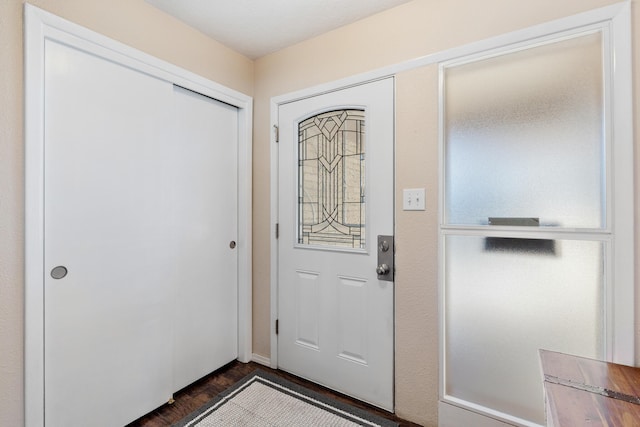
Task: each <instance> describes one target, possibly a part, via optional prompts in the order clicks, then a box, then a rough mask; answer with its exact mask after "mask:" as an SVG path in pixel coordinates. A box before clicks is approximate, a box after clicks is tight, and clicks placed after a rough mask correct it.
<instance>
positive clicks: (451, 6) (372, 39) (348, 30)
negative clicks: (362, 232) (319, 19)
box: [253, 0, 640, 426]
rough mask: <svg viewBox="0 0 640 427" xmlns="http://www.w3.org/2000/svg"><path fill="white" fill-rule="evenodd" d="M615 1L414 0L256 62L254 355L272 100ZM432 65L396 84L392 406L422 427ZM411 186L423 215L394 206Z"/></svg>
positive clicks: (426, 389)
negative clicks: (419, 193) (421, 198)
mask: <svg viewBox="0 0 640 427" xmlns="http://www.w3.org/2000/svg"><path fill="white" fill-rule="evenodd" d="M615 2H616V1H614V0H563V1H561V2H559V1H557V0H520V1H513V0H483V1H477V0H447V1H444V0H440V1H438V0H414V1H413V2H410V3H407V4H406V5H402V6H399V7H397V8H394V9H391V10H388V11H386V12H383V13H380V14H378V15H375V16H373V17H370V18H367V19H364V20H362V21H359V22H357V23H355V24H352V25H349V26H346V27H343V28H340V29H338V30H335V31H332V32H330V33H327V34H324V35H322V36H319V37H317V38H314V39H312V40H308V41H306V42H303V43H300V44H298V45H296V46H292V47H290V48H287V49H284V50H281V51H279V52H276V53H274V54H271V55H268V56H265V57H263V58H260V59H258V60H257V61H256V68H255V75H256V82H255V89H256V90H255V104H254V105H255V107H254V159H255V160H254V170H253V172H254V200H253V203H254V216H253V219H254V261H253V263H254V264H253V265H254V269H253V273H254V290H253V291H254V352H255V353H258V354H261V355H264V356H268V355H269V352H270V345H269V338H270V335H269V310H270V307H269V304H268V301H269V292H270V289H269V274H270V266H269V258H268V257H267V256H266V255H267V254H268V253H269V239H270V236H269V230H270V228H269V215H268V212H269V197H270V195H269V174H270V170H269V168H270V165H269V135H270V129H271V126H270V123H271V122H270V117H269V114H270V112H269V101H270V98H271V97H273V96H277V95H282V94H285V93H287V92H291V91H295V90H299V89H303V88H306V87H309V86H313V85H317V84H320V83H325V82H329V81H332V80H336V79H339V78H343V77H348V76H351V75H354V74H358V73H363V72H367V71H370V70H373V69H376V68H381V67H384V66H388V65H392V64H396V63H399V62H402V61H405V60H410V59H414V58H417V57H420V56H424V55H427V54H430V53H434V52H438V51H442V50H445V49H447V48H451V47H455V46H459V45H463V44H466V43H469V42H473V41H477V40H480V39H484V38H487V37H491V36H495V35H500V34H504V33H507V32H510V31H514V30H518V29H521V28H524V27H527V26H531V25H535V24H539V23H544V22H547V21H550V20H553V19H556V18H561V17H565V16H568V15H572V14H575V13H579V12H582V11H586V10H590V9H594V8H597V7H601V6H606V5H609V4H613V3H615ZM633 7H634V25H635V26H636V27H637V26H638V24H640V16H639V12H638V3H637V2H636V1H635V0H634V1H633ZM635 39H636V40H637V38H635ZM638 44H639V43H636V46H635V49H636V51H635V59H636V68H635V70H636V72H635V74H634V76H635V79H634V80H635V81H636V82H637V81H638V79H637V76H638V72H637V70H638V67H637V65H638V62H637V61H638V58H639V57H640V55H639V54H638V49H639V46H638ZM436 68H437V67H435V66H430V67H425V68H422V69H416V70H412V71H407V72H403V73H400V74H399V75H398V76H397V79H396V84H397V99H396V108H397V123H396V153H397V157H396V238H397V240H396V242H397V257H396V262H397V280H396V405H397V412H398V414H399V415H400V416H402V417H404V418H406V419H409V420H412V421H416V422H419V423H421V424H424V425H428V426H435V425H437V415H436V407H437V406H436V405H437V399H438V387H437V385H438V334H437V323H438V318H437V300H436V296H437V264H436V258H437V225H438V220H437V206H438V205H437V203H438V198H437V191H438V176H437V170H438V161H437V116H438V115H437V83H438V82H437V69H436ZM634 98H635V100H636V103H637V102H638V99H640V96H639V94H638V87H637V84H636V92H635V96H634ZM637 108H638V105H636V111H637ZM637 117H638V116H637V115H636V125H637V120H638V119H637ZM415 187H425V188H426V190H427V200H426V202H427V210H426V211H425V212H404V211H402V210H401V209H398V207H401V206H402V203H401V199H400V194H401V191H402V189H403V188H415ZM636 240H637V239H636ZM636 288H637V285H636ZM639 306H640V304H639ZM637 317H638V316H637ZM638 329H639V328H637V327H636V330H638ZM637 354H640V352H638V353H637ZM638 362H639V363H640V359H638Z"/></svg>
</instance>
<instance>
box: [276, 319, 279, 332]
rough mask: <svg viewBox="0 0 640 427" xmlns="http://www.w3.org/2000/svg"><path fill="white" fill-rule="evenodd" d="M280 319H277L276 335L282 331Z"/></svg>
mask: <svg viewBox="0 0 640 427" xmlns="http://www.w3.org/2000/svg"><path fill="white" fill-rule="evenodd" d="M279 320H280V319H276V335H278V332H280V322H279Z"/></svg>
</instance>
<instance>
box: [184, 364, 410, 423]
mask: <svg viewBox="0 0 640 427" xmlns="http://www.w3.org/2000/svg"><path fill="white" fill-rule="evenodd" d="M190 426H198V427H214V426H215V427H221V426H224V427H227V426H238V427H240V426H242V427H292V426H335V427H353V426H379V427H397V426H398V424H397V423H395V422H393V421H390V420H387V419H384V418H382V417H379V416H377V415H374V414H371V413H368V412H367V411H364V410H361V409H359V408H355V407H353V406H350V405H347V404H344V403H342V402H338V401H336V400H333V399H330V398H328V397H326V396H323V395H320V394H318V393H315V392H313V391H311V390H308V389H306V388H304V387H301V386H299V385H297V384H294V383H292V382H290V381H287V380H285V379H283V378H279V377H277V376H275V375H272V374H270V373H268V372H264V371H260V370H258V371H255V372H253V373H251V374H250V375H248V376H247V377H245V378H244V379H242V380H241V381H239V382H238V383H237V384H235V385H234V386H233V387H231V388H230V389H228V390H226V391H225V392H224V393H221V394H220V395H219V396H218V397H216V398H215V399H213V400H212V401H210V402H209V403H208V404H206V405H205V406H204V407H203V408H201V409H199V410H198V411H196V412H194V413H192V414H191V415H189V416H188V417H186V418H185V419H183V420H182V421H180V422H179V423H177V424H174V426H173V427H190Z"/></svg>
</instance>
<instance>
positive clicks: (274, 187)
mask: <svg viewBox="0 0 640 427" xmlns="http://www.w3.org/2000/svg"><path fill="white" fill-rule="evenodd" d="M393 76H394V72H393V70H392V69H391V68H385V69H382V70H377V71H374V72H371V73H366V74H361V75H357V76H354V77H350V78H346V79H342V80H338V81H334V82H330V83H326V84H322V85H318V86H313V87H310V88H306V89H303V90H299V91H296V92H291V93H287V94H284V95H280V96H276V97H273V98H271V123H272V129H273V130H274V132H272V134H271V138H270V145H271V153H270V156H271V183H270V184H271V200H270V203H271V212H270V215H271V218H270V229H271V237H270V239H271V264H270V266H271V277H270V285H271V286H270V287H271V289H270V290H271V293H270V297H271V299H270V302H271V318H270V328H269V330H270V331H271V339H270V346H271V354H270V359H269V360H264V363H265V364H266V363H269V366H270V367H271V368H273V369H276V368H277V367H278V336H277V334H276V319H277V318H278V239H277V238H276V232H277V231H276V224H277V223H278V203H279V198H278V177H279V172H280V170H279V166H278V145H277V138H278V119H279V115H278V111H279V108H280V105H283V104H288V103H291V102H295V101H299V100H301V99H305V98H311V97H314V96H318V95H323V94H327V93H331V92H336V91H340V90H343V89H348V88H350V87H353V86H360V85H363V84H367V83H371V82H374V81H376V80H382V79H385V78H389V77H393ZM394 119H395V118H394ZM393 178H394V182H395V164H394V177H393ZM393 227H394V233H395V223H394V224H393ZM394 324H395V314H394ZM254 360H257V361H260V362H262V360H259V357H256V355H254Z"/></svg>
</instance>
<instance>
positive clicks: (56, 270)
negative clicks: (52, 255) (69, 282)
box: [51, 265, 69, 280]
mask: <svg viewBox="0 0 640 427" xmlns="http://www.w3.org/2000/svg"><path fill="white" fill-rule="evenodd" d="M68 272H69V270H67V267H65V266H64V265H59V266H57V267H53V269H52V270H51V277H53V278H54V279H56V280H57V279H63V278H64V277H65V276H66V275H67V273H68Z"/></svg>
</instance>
